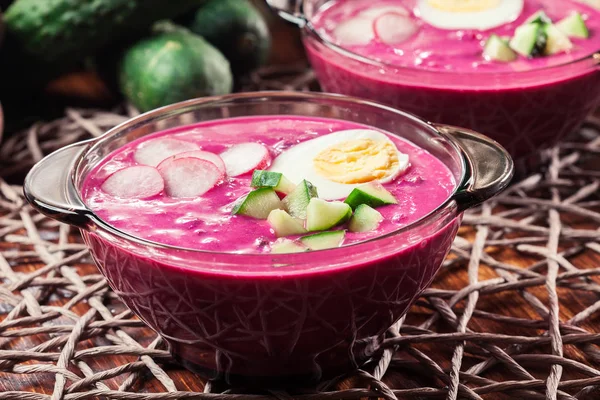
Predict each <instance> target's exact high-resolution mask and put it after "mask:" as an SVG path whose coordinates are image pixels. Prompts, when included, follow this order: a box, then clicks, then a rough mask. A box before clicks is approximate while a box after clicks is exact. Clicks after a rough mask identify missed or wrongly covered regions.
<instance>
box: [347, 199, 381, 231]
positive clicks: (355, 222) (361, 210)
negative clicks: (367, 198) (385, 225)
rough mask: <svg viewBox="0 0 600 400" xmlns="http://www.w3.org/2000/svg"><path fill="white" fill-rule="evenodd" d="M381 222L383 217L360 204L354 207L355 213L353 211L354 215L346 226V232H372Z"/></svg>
mask: <svg viewBox="0 0 600 400" xmlns="http://www.w3.org/2000/svg"><path fill="white" fill-rule="evenodd" d="M381 221H383V215H381V213H380V212H379V211H377V210H375V209H374V208H371V207H369V206H368V205H366V204H361V205H359V206H358V207H356V211H354V215H353V216H352V219H350V223H349V224H348V230H350V232H368V231H373V230H375V229H377V227H378V226H379V224H380V223H381Z"/></svg>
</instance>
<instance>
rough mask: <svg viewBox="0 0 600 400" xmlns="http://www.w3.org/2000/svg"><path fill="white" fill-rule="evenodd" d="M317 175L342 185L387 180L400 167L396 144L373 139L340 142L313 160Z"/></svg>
mask: <svg viewBox="0 0 600 400" xmlns="http://www.w3.org/2000/svg"><path fill="white" fill-rule="evenodd" d="M313 164H314V167H315V170H316V171H317V173H318V174H319V175H321V176H323V177H325V178H327V179H329V180H331V181H334V182H338V183H346V184H350V183H365V182H371V181H374V180H378V179H383V178H385V177H386V176H388V175H390V174H392V173H393V172H394V170H396V169H397V168H398V151H397V150H396V148H395V147H394V145H393V144H391V143H389V142H385V141H375V140H372V139H356V140H348V141H345V142H341V143H336V144H334V145H332V146H330V147H328V148H326V149H325V150H323V151H321V152H320V153H319V154H317V156H316V157H315V158H314V159H313Z"/></svg>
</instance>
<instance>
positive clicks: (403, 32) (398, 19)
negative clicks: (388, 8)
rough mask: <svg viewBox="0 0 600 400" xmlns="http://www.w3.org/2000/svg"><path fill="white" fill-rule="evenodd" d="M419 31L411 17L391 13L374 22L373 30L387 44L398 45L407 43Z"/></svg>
mask: <svg viewBox="0 0 600 400" xmlns="http://www.w3.org/2000/svg"><path fill="white" fill-rule="evenodd" d="M418 29H419V27H418V25H417V24H416V23H415V22H414V21H413V20H412V19H410V17H407V16H404V15H402V14H398V13H395V12H389V13H386V14H383V15H381V16H379V17H378V18H377V19H376V20H375V22H373V30H374V31H375V35H377V38H378V39H379V40H381V41H382V42H383V43H385V44H390V45H391V44H398V43H402V42H404V41H406V40H407V39H409V38H410V37H411V36H413V35H414V34H415V33H417V30H418Z"/></svg>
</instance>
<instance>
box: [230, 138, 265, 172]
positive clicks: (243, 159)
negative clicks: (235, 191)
mask: <svg viewBox="0 0 600 400" xmlns="http://www.w3.org/2000/svg"><path fill="white" fill-rule="evenodd" d="M221 158H222V159H223V161H224V162H225V168H226V170H227V175H229V176H239V175H244V174H247V173H249V172H252V171H254V170H255V169H265V168H267V167H268V166H269V165H270V164H271V155H270V154H269V150H268V149H267V148H266V147H265V146H263V145H262V144H258V143H240V144H236V145H234V146H232V147H230V148H229V149H227V150H225V151H224V152H223V153H221Z"/></svg>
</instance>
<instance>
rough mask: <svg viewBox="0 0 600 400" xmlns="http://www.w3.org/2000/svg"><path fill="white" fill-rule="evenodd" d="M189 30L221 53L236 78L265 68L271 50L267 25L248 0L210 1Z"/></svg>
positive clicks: (196, 15) (195, 17)
mask: <svg viewBox="0 0 600 400" xmlns="http://www.w3.org/2000/svg"><path fill="white" fill-rule="evenodd" d="M186 26H188V27H189V28H190V29H191V30H192V32H194V33H196V34H198V35H201V36H202V37H204V38H205V39H206V40H208V41H209V42H210V43H211V44H212V45H213V46H215V47H216V48H217V49H219V50H220V51H221V52H222V53H223V54H224V55H225V57H226V58H227V59H228V60H229V62H230V63H231V69H232V71H233V72H234V74H236V75H241V74H244V73H246V72H248V71H251V70H253V69H255V68H257V67H259V66H261V65H263V64H264V63H265V62H266V61H267V58H268V56H269V52H270V50H271V35H270V33H269V28H268V26H267V22H266V21H265V19H264V17H263V16H262V14H261V13H260V12H259V11H258V10H257V9H256V7H255V6H254V5H252V3H251V2H250V1H248V0H209V1H208V2H207V3H206V4H205V5H203V6H202V7H200V8H199V9H198V10H197V11H196V12H195V14H194V16H193V17H192V19H191V21H190V22H188V23H187V24H186Z"/></svg>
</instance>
